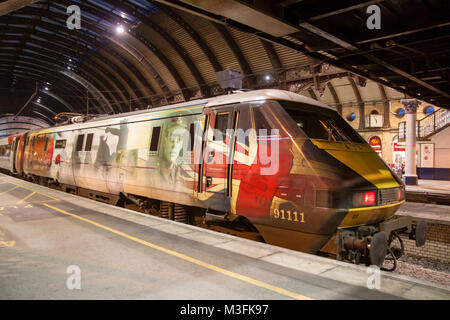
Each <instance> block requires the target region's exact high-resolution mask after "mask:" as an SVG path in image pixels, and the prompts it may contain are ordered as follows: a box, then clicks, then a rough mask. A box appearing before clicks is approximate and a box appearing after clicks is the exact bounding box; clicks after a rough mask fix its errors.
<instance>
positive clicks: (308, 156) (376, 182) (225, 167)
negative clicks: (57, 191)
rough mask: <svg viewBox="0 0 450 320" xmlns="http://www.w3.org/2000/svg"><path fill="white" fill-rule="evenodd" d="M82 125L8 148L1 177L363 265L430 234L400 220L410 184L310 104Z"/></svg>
mask: <svg viewBox="0 0 450 320" xmlns="http://www.w3.org/2000/svg"><path fill="white" fill-rule="evenodd" d="M78 122H79V123H69V124H63V125H57V126H54V127H51V128H45V129H40V130H33V131H28V132H24V133H22V134H19V135H15V136H10V137H6V138H3V139H0V168H1V169H2V170H3V171H5V172H7V173H9V174H12V175H15V176H18V177H20V178H23V179H27V180H29V181H33V182H37V183H41V184H44V185H47V186H48V185H49V184H52V185H57V186H59V187H60V188H61V189H62V190H64V191H67V192H72V193H76V194H79V195H84V196H87V197H89V198H91V199H95V200H98V201H103V202H108V203H111V204H114V205H121V206H123V205H124V203H134V204H136V205H137V206H139V208H141V209H142V210H144V211H145V212H147V213H149V214H155V215H159V216H161V217H164V218H167V219H171V220H175V221H179V222H184V223H190V224H195V223H196V221H198V219H201V220H202V221H203V223H206V224H208V225H218V226H225V227H229V228H233V227H234V228H235V229H236V230H243V232H244V231H245V232H250V233H255V234H257V235H258V236H259V237H260V239H261V241H264V242H266V243H269V244H273V245H277V246H281V247H285V248H288V249H293V250H298V251H302V252H307V253H314V254H324V255H325V254H326V255H334V257H336V258H337V259H339V260H343V261H351V262H353V263H358V264H359V263H364V264H366V265H377V266H383V263H385V260H394V261H395V260H396V259H398V258H399V257H400V256H401V255H402V254H403V251H404V250H403V242H402V237H400V234H407V235H408V237H409V238H410V239H415V241H416V245H417V246H421V245H423V244H424V243H425V238H426V224H424V223H417V224H413V223H412V221H411V220H410V219H408V218H406V217H404V218H398V217H395V216H394V215H395V212H396V210H397V209H398V208H399V207H400V206H401V205H402V203H404V202H405V186H404V183H403V182H402V181H401V180H400V179H399V178H398V177H397V176H396V174H394V173H393V172H392V171H391V169H390V168H389V166H387V165H386V164H385V163H384V161H383V160H382V159H381V158H380V157H379V156H378V155H377V154H376V153H375V151H374V150H373V149H372V148H371V147H370V145H368V143H367V142H366V141H365V140H364V139H363V138H362V137H361V136H360V135H359V134H358V133H357V132H356V131H355V130H354V129H353V128H352V127H351V126H350V125H349V124H348V123H347V122H346V121H345V120H344V119H343V118H342V117H341V116H340V115H339V114H338V112H337V111H336V110H335V109H334V108H333V107H330V106H327V105H325V104H323V103H320V102H318V101H316V100H314V99H311V98H308V97H305V96H302V95H299V94H296V93H293V92H289V91H283V90H277V89H262V90H254V91H248V92H238V93H232V94H226V95H222V96H217V97H212V98H207V99H200V100H193V101H189V102H183V103H178V104H173V105H168V106H164V107H159V108H153V109H148V110H139V111H134V112H130V113H124V114H119V115H106V116H101V117H96V118H93V119H90V120H86V121H84V122H83V121H78ZM396 239H397V240H396ZM398 242H400V244H401V247H400V248H398ZM394 243H395V244H396V245H397V247H395V246H394Z"/></svg>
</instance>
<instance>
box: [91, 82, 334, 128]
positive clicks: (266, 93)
mask: <svg viewBox="0 0 450 320" xmlns="http://www.w3.org/2000/svg"><path fill="white" fill-rule="evenodd" d="M258 100H287V101H294V102H301V103H306V104H310V105H315V106H318V107H322V108H328V109H332V110H335V109H334V108H332V107H330V106H328V105H326V104H324V103H322V102H319V101H317V100H314V99H312V98H309V97H305V96H302V95H300V94H297V93H294V92H291V91H285V90H278V89H260V90H252V91H238V92H235V93H232V94H225V95H221V96H216V97H212V98H206V99H198V100H191V101H188V102H181V103H176V104H171V105H167V106H163V107H158V108H152V109H145V110H138V111H132V112H127V113H121V114H115V115H110V116H104V117H98V118H95V119H92V120H89V121H87V122H93V121H99V120H106V119H114V118H122V117H129V116H133V115H138V114H143V113H148V112H156V111H165V110H171V109H177V108H181V107H189V106H196V105H198V106H204V107H215V106H219V105H222V104H232V103H239V102H249V101H258ZM85 123H86V122H85Z"/></svg>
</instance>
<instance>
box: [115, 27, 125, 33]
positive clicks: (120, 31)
mask: <svg viewBox="0 0 450 320" xmlns="http://www.w3.org/2000/svg"><path fill="white" fill-rule="evenodd" d="M116 32H117V33H118V34H122V33H124V32H125V29H124V28H123V26H121V25H120V26H118V27H117V28H116Z"/></svg>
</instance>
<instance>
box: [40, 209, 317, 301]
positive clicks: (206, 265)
mask: <svg viewBox="0 0 450 320" xmlns="http://www.w3.org/2000/svg"><path fill="white" fill-rule="evenodd" d="M44 206H47V207H49V208H51V209H53V210H55V211H58V212H60V213H62V214H65V215H68V216H71V217H73V218H76V219H79V220H82V221H84V222H87V223H90V224H92V225H94V226H96V227H99V228H101V229H104V230H107V231H109V232H112V233H115V234H117V235H119V236H122V237H124V238H127V239H129V240H132V241H135V242H138V243H140V244H143V245H145V246H147V247H150V248H152V249H155V250H158V251H161V252H164V253H166V254H169V255H171V256H174V257H177V258H180V259H182V260H185V261H189V262H191V263H193V264H196V265H199V266H202V267H204V268H207V269H209V270H213V271H216V272H218V273H221V274H224V275H226V276H229V277H231V278H234V279H238V280H241V281H244V282H247V283H250V284H253V285H255V286H258V287H261V288H264V289H267V290H270V291H273V292H276V293H278V294H281V295H284V296H287V297H291V298H294V299H297V300H312V298H309V297H306V296H304V295H301V294H299V293H295V292H292V291H288V290H285V289H282V288H279V287H276V286H273V285H271V284H268V283H265V282H262V281H259V280H256V279H253V278H250V277H247V276H244V275H241V274H238V273H235V272H232V271H229V270H226V269H223V268H220V267H217V266H215V265H212V264H209V263H207V262H203V261H201V260H198V259H195V258H192V257H189V256H187V255H185V254H182V253H179V252H176V251H173V250H170V249H166V248H163V247H160V246H158V245H156V244H153V243H150V242H147V241H145V240H142V239H139V238H136V237H133V236H131V235H129V234H126V233H124V232H121V231H118V230H115V229H112V228H110V227H107V226H105V225H102V224H100V223H98V222H95V221H92V220H89V219H86V218H83V217H80V216H78V215H76V214H73V213H70V212H67V211H64V210H61V209H59V208H56V207H53V206H51V205H49V204H47V203H44Z"/></svg>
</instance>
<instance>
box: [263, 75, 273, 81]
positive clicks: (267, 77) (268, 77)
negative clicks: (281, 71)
mask: <svg viewBox="0 0 450 320" xmlns="http://www.w3.org/2000/svg"><path fill="white" fill-rule="evenodd" d="M264 79H266V81H270V79H272V77H271V76H270V74H266V76H265V77H264Z"/></svg>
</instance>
